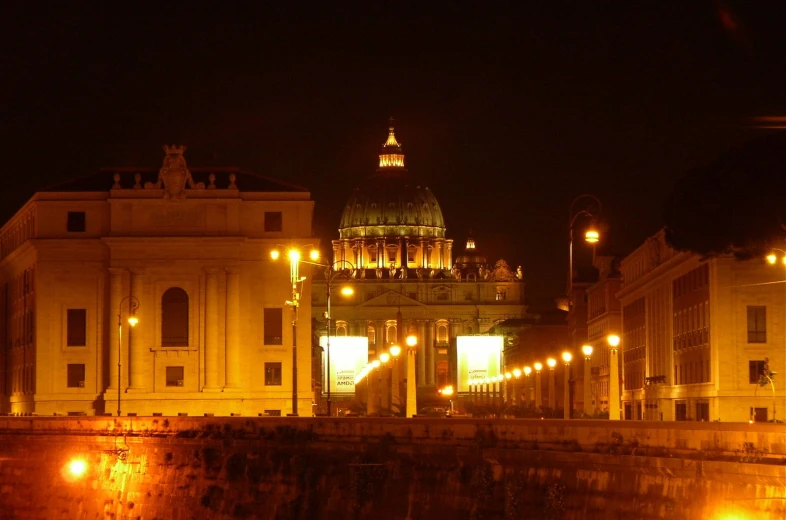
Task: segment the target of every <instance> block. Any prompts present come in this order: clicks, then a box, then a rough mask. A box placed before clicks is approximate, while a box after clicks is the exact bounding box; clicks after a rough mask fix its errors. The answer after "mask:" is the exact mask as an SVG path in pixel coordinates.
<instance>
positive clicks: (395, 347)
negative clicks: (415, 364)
mask: <svg viewBox="0 0 786 520" xmlns="http://www.w3.org/2000/svg"><path fill="white" fill-rule="evenodd" d="M389 350H390V355H391V356H393V357H398V355H399V354H401V347H399V346H398V345H391V346H390V349H389Z"/></svg>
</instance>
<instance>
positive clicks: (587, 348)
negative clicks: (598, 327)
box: [581, 345, 592, 357]
mask: <svg viewBox="0 0 786 520" xmlns="http://www.w3.org/2000/svg"><path fill="white" fill-rule="evenodd" d="M581 353H582V354H584V356H585V357H590V356H591V355H592V345H584V346H583V347H581Z"/></svg>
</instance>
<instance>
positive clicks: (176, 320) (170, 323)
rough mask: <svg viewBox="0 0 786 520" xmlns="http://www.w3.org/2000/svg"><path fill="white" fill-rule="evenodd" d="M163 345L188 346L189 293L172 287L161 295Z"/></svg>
mask: <svg viewBox="0 0 786 520" xmlns="http://www.w3.org/2000/svg"><path fill="white" fill-rule="evenodd" d="M161 345H162V346H164V347H187V346H188V294H186V291H184V290H183V289H181V288H180V287H171V288H169V289H167V290H166V291H165V292H164V295H163V296H161Z"/></svg>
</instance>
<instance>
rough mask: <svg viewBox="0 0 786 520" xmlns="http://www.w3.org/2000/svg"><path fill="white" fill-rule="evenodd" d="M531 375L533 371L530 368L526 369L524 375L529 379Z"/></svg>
mask: <svg viewBox="0 0 786 520" xmlns="http://www.w3.org/2000/svg"><path fill="white" fill-rule="evenodd" d="M538 370H540V369H538ZM531 373H532V369H531V368H530V367H524V375H526V376H527V377H529V375H530V374H531Z"/></svg>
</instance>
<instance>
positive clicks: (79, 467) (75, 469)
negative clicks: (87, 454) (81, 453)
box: [68, 459, 87, 478]
mask: <svg viewBox="0 0 786 520" xmlns="http://www.w3.org/2000/svg"><path fill="white" fill-rule="evenodd" d="M68 472H69V473H70V474H71V476H72V477H77V478H78V477H81V476H82V475H84V474H85V472H87V462H85V461H84V460H83V459H72V460H71V461H70V462H69V463H68Z"/></svg>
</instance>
